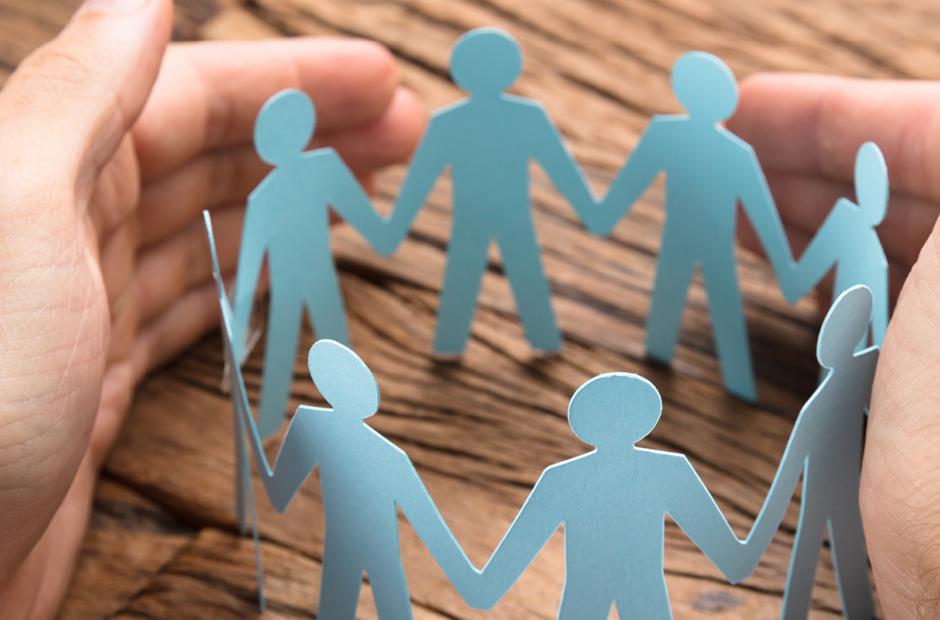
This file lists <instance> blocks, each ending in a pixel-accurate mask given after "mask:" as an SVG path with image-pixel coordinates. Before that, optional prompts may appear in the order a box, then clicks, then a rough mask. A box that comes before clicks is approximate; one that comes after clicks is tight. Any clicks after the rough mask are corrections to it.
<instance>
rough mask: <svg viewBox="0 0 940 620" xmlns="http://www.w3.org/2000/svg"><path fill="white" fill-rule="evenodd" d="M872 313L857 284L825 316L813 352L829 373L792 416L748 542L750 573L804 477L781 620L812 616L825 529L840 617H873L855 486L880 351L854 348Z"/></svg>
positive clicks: (858, 619) (868, 298)
mask: <svg viewBox="0 0 940 620" xmlns="http://www.w3.org/2000/svg"><path fill="white" fill-rule="evenodd" d="M871 311H872V295H871V291H869V290H868V288H867V287H865V286H861V285H859V286H853V287H851V288H849V289H848V290H846V291H844V292H843V293H842V294H841V295H840V296H839V297H838V299H836V301H835V303H833V304H832V308H830V310H829V313H828V314H827V315H826V318H825V320H824V321H823V324H822V328H820V330H819V340H818V342H817V345H816V357H817V358H818V359H819V363H820V365H822V367H823V368H825V369H827V371H828V372H827V374H826V376H825V378H824V379H823V381H822V383H821V384H820V385H819V387H818V388H816V391H815V392H814V393H813V395H812V396H811V397H810V398H809V400H808V401H806V404H805V405H804V406H803V409H802V410H801V411H800V415H799V417H797V419H796V424H795V425H794V427H793V432H792V434H791V435H790V440H789V442H788V443H787V447H786V450H785V451H784V453H783V459H782V460H781V461H780V467H779V469H778V470H777V474H776V476H775V477H774V481H773V484H772V485H771V487H770V492H769V493H768V494H767V499H766V500H765V502H764V506H763V508H762V509H761V512H760V514H759V515H758V517H757V521H756V522H755V523H754V527H753V529H752V530H751V534H750V535H749V536H748V539H747V541H746V544H745V546H746V547H747V549H748V551H747V554H749V555H751V564H750V565H749V566H748V567H747V571H746V572H747V574H750V573H751V572H752V571H753V569H754V567H755V566H756V564H757V562H758V560H759V558H760V556H761V555H762V554H763V553H764V550H766V549H767V547H768V545H770V541H771V540H772V539H773V537H774V534H775V533H776V531H777V528H778V527H779V526H780V522H781V521H782V520H783V516H784V514H785V513H786V510H787V507H788V506H789V504H790V498H791V497H792V496H793V491H794V489H795V487H796V483H797V481H798V480H799V479H800V476H801V475H802V477H803V492H802V495H801V500H802V503H801V505H800V519H799V523H798V525H797V530H796V540H795V543H794V546H793V552H792V556H791V557H790V570H789V574H788V575H787V588H786V592H785V593H784V599H783V610H782V613H781V617H782V618H784V620H802V619H803V618H806V616H807V614H808V613H809V607H810V602H811V595H812V592H813V582H814V581H815V576H816V565H817V564H818V562H819V551H820V548H821V547H822V542H823V534H824V533H825V530H826V529H827V528H828V530H829V541H830V544H831V546H832V563H833V566H834V568H835V572H836V581H837V583H838V586H839V595H840V597H841V599H842V609H843V611H844V613H845V617H846V618H849V619H850V620H871V619H872V618H874V617H875V610H874V603H873V601H872V594H871V584H870V583H869V579H868V560H867V558H866V554H865V534H864V531H863V530H862V517H861V512H860V509H859V503H858V491H859V483H860V479H861V462H862V440H863V435H864V430H865V412H866V410H867V408H868V401H869V400H870V397H871V386H872V380H873V379H874V375H875V365H876V364H877V362H878V348H877V347H871V348H868V349H864V350H862V351H858V352H856V351H855V347H856V344H857V343H858V342H859V340H860V339H861V338H862V336H864V335H865V334H866V333H867V331H868V326H869V323H870V321H871Z"/></svg>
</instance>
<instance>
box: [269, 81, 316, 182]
mask: <svg viewBox="0 0 940 620" xmlns="http://www.w3.org/2000/svg"><path fill="white" fill-rule="evenodd" d="M316 123H317V114H316V110H315V109H314V107H313V102H312V101H311V100H310V97H308V96H307V94H306V93H303V92H301V91H299V90H294V89H287V90H282V91H281V92H279V93H277V94H276V95H274V96H273V97H271V98H270V99H268V100H267V101H266V102H265V104H264V105H263V106H262V107H261V111H260V112H258V118H257V120H255V150H257V151H258V155H259V156H260V157H261V159H263V160H264V161H266V162H267V163H269V164H271V165H273V166H279V165H281V164H286V163H288V162H290V161H293V160H295V159H296V158H297V157H298V156H299V155H300V154H301V153H302V152H303V150H304V148H305V147H306V146H307V144H308V143H309V142H310V139H311V138H313V132H314V129H315V128H316Z"/></svg>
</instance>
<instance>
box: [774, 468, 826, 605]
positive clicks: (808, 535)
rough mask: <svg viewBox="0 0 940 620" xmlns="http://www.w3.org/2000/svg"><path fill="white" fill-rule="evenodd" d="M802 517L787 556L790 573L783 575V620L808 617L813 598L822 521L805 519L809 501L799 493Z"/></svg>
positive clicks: (821, 538)
mask: <svg viewBox="0 0 940 620" xmlns="http://www.w3.org/2000/svg"><path fill="white" fill-rule="evenodd" d="M803 491H804V492H803V508H801V510H802V511H803V513H804V514H801V515H800V522H799V523H800V524H799V527H798V528H797V531H796V541H795V542H794V544H793V555H791V556H790V571H789V573H787V589H786V592H784V593H783V610H782V612H781V614H780V617H781V618H782V619H783V620H806V616H807V615H808V614H809V605H810V600H811V599H812V595H813V583H814V582H815V580H816V565H817V564H819V551H820V549H821V548H822V542H823V530H824V526H825V520H824V519H818V518H806V515H805V512H806V511H805V506H806V502H808V501H810V498H808V496H807V493H806V488H805V487H804V489H803Z"/></svg>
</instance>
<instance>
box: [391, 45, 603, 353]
mask: <svg viewBox="0 0 940 620" xmlns="http://www.w3.org/2000/svg"><path fill="white" fill-rule="evenodd" d="M450 70H451V74H452V75H453V78H454V81H455V82H456V83H457V85H458V86H460V87H461V88H462V89H463V90H465V91H467V93H469V97H468V98H466V99H464V100H462V101H458V102H457V103H454V104H452V105H449V106H447V107H445V108H442V109H440V110H438V111H437V112H436V113H435V114H434V116H433V118H432V119H431V122H430V125H429V126H428V128H427V131H426V133H425V134H424V137H423V138H422V139H421V142H420V144H419V145H418V149H417V152H416V153H415V155H414V158H413V159H412V161H411V164H410V167H409V170H408V175H407V177H406V178H405V182H404V185H403V186H402V189H401V192H400V193H399V196H398V200H397V201H396V203H395V208H394V211H393V213H392V215H391V219H390V221H389V239H388V241H389V243H390V244H391V247H390V248H386V249H392V248H394V247H397V245H398V244H399V243H400V242H401V240H402V239H403V238H404V237H405V235H406V234H407V231H408V229H409V228H410V227H411V224H412V222H413V220H414V218H415V216H416V215H417V213H418V211H419V210H420V208H421V206H422V205H423V203H424V201H425V199H426V198H427V195H428V193H429V192H430V191H431V189H432V188H433V186H434V184H435V182H436V180H437V179H438V177H440V176H441V174H443V172H444V171H445V169H447V168H450V170H451V178H452V182H453V223H452V226H451V237H450V244H449V246H448V252H447V266H446V269H445V274H444V284H443V290H442V293H441V299H440V306H439V309H438V321H437V328H436V331H435V335H434V351H435V352H436V353H437V354H440V355H458V354H460V353H462V352H463V350H464V348H465V346H466V341H467V338H468V337H469V334H470V324H471V322H472V320H473V314H474V309H475V306H476V301H477V296H478V295H479V290H480V283H481V281H482V278H483V272H484V269H485V268H486V263H487V249H488V247H489V245H490V243H492V242H495V243H496V245H497V246H498V248H499V252H500V255H501V258H502V263H503V269H504V270H505V273H506V278H507V279H508V280H509V284H510V286H511V287H512V291H513V293H514V295H515V298H516V305H517V306H518V310H519V314H520V316H521V319H522V324H523V327H524V329H525V333H526V336H527V337H528V339H529V343H530V344H531V346H532V347H533V348H536V349H541V350H544V351H555V350H558V349H559V348H560V347H561V335H560V333H559V331H558V327H557V325H556V322H555V314H554V311H553V310H552V305H551V300H550V297H549V288H548V282H547V280H546V277H545V271H544V269H543V268H542V260H541V256H540V249H539V245H538V243H537V241H536V237H535V229H534V227H533V223H532V207H531V197H530V195H529V185H530V178H529V163H530V160H535V161H536V162H538V163H539V164H540V165H541V166H542V168H544V169H545V171H546V172H547V173H548V176H549V177H550V178H551V180H552V181H553V182H554V184H555V186H556V187H557V188H558V190H559V191H560V192H561V193H562V194H563V195H564V196H565V197H566V198H567V199H568V200H569V201H570V202H571V204H572V205H573V207H574V208H575V210H576V211H577V212H578V213H579V214H580V216H581V217H582V219H585V220H589V219H590V217H591V210H592V209H593V208H595V206H596V205H595V201H594V197H593V196H592V194H591V192H590V189H589V187H588V184H587V181H586V179H585V177H584V175H583V174H582V172H581V171H580V169H579V168H578V166H577V164H576V163H575V162H574V159H573V158H572V156H571V153H570V152H569V151H568V149H567V148H566V147H565V145H564V143H563V142H562V139H561V136H560V134H559V133H558V130H557V128H556V127H555V125H554V124H553V123H552V122H551V120H549V118H548V115H547V114H546V113H545V109H544V108H543V107H542V105H541V104H539V103H538V102H536V101H532V100H529V99H523V98H520V97H514V96H511V95H507V94H506V93H505V92H504V91H505V90H506V89H507V88H509V87H510V86H511V85H512V84H513V82H515V80H516V78H517V77H518V76H519V74H520V72H521V70H522V53H521V51H520V49H519V45H518V43H516V41H515V39H513V38H512V37H511V36H510V35H509V34H507V33H505V32H503V31H501V30H498V29H495V28H479V29H476V30H472V31H470V32H468V33H466V34H464V35H463V36H462V37H460V39H459V40H458V41H457V43H456V44H455V45H454V48H453V52H452V54H451V59H450Z"/></svg>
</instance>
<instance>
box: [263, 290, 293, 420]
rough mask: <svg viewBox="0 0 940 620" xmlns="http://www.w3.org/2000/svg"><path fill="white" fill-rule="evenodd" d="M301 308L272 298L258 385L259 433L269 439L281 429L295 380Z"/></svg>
mask: <svg viewBox="0 0 940 620" xmlns="http://www.w3.org/2000/svg"><path fill="white" fill-rule="evenodd" d="M302 308H303V305H302V303H301V301H300V299H299V298H297V297H295V296H293V295H284V294H281V295H277V293H272V295H271V314H270V315H269V316H268V335H267V345H266V348H265V351H264V373H263V376H262V384H261V414H260V417H259V419H258V432H259V433H260V434H261V436H262V437H269V436H270V435H271V434H273V433H274V432H275V431H277V430H278V429H279V428H280V427H281V423H282V422H283V421H284V413H285V409H286V408H287V398H288V396H289V395H290V386H291V380H292V379H293V377H294V358H295V357H296V354H297V337H298V335H299V334H300V317H301V309H302Z"/></svg>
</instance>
